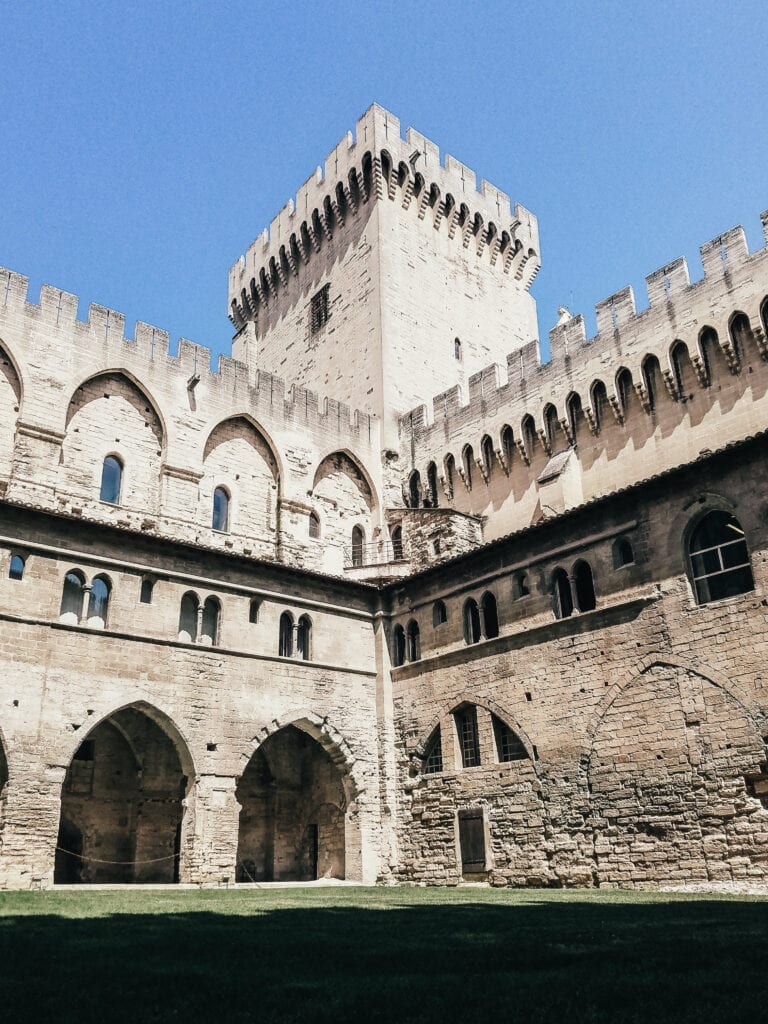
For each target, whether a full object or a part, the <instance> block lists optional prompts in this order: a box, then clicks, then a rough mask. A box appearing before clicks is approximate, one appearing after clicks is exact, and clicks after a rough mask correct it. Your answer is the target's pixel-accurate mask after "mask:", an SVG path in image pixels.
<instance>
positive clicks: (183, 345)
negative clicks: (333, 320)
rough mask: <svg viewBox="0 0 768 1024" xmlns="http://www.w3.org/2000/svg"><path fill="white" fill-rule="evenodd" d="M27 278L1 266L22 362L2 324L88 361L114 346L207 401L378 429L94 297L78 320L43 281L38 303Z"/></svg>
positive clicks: (345, 434)
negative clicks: (173, 340)
mask: <svg viewBox="0 0 768 1024" xmlns="http://www.w3.org/2000/svg"><path fill="white" fill-rule="evenodd" d="M28 285H29V279H28V278H27V277H25V276H24V275H22V274H18V273H15V272H14V271H11V270H8V269H6V268H0V341H2V342H3V344H4V345H6V346H7V348H8V350H9V354H10V355H11V357H12V358H13V359H14V360H15V361H17V362H18V363H19V364H20V365H22V366H23V364H24V363H25V361H26V360H25V356H26V355H27V354H26V353H24V352H20V351H17V349H16V346H15V345H14V343H13V337H7V332H6V330H5V326H6V325H8V326H12V333H13V336H19V335H21V336H23V337H25V338H32V337H34V336H35V335H39V334H41V332H49V331H53V332H55V336H56V340H57V342H58V343H59V344H61V343H64V344H67V343H68V344H69V345H71V346H72V347H73V349H75V350H81V351H83V352H84V355H85V357H86V358H85V360H84V363H86V364H88V365H90V366H93V365H94V359H93V356H94V354H95V353H96V352H97V351H99V352H100V353H101V355H102V358H103V357H104V355H105V349H106V350H107V351H108V352H110V353H114V355H110V357H109V358H108V360H107V361H108V362H109V363H110V364H111V365H113V366H115V367H117V366H120V365H121V364H122V363H123V362H125V361H126V359H127V360H129V362H130V369H131V371H132V372H133V373H135V375H136V377H137V378H138V379H139V380H142V379H143V378H144V376H145V372H144V371H146V374H148V375H149V374H154V373H156V372H157V370H158V368H159V367H160V368H162V371H163V374H164V375H168V374H170V379H169V380H167V381H166V387H168V388H170V389H171V390H177V391H179V390H180V391H184V392H188V393H189V395H190V396H194V394H195V393H196V392H197V393H200V392H201V391H205V393H206V394H207V396H208V400H209V402H210V404H212V405H221V406H229V407H231V408H232V409H243V410H246V409H247V410H253V412H254V415H256V414H257V413H258V411H260V410H264V409H268V410H269V416H270V418H271V419H274V418H275V417H277V418H279V419H280V420H282V421H285V422H295V423H302V422H303V423H305V424H307V425H308V426H312V427H316V428H317V429H318V430H319V431H321V432H323V433H332V434H334V435H338V436H339V437H341V438H342V439H344V438H346V439H349V440H350V441H355V442H357V441H360V440H362V441H363V442H364V443H368V441H369V440H370V439H371V438H372V437H373V435H374V433H375V430H374V426H373V424H374V418H373V417H372V416H370V415H369V414H368V413H366V412H362V411H360V410H352V409H350V408H349V406H347V405H345V404H344V403H341V402H338V401H336V400H334V399H331V398H327V397H325V396H320V395H318V394H317V393H315V392H314V391H310V390H307V389H306V388H301V387H298V386H296V385H294V384H288V385H286V382H285V381H284V380H283V379H282V378H280V377H277V376H275V375H274V374H271V373H268V372H266V371H264V370H258V369H253V368H250V367H248V366H247V365H246V364H245V363H242V362H239V361H237V360H235V359H232V358H231V357H230V356H226V355H219V357H218V359H217V364H216V368H215V369H213V368H212V352H211V350H210V349H209V348H207V347H205V346H203V345H198V344H196V343H195V342H192V341H188V340H187V339H186V338H180V339H179V343H178V348H177V352H176V355H171V353H170V337H169V334H168V332H167V331H164V330H162V329H161V328H159V327H154V326H152V325H151V324H147V323H143V322H142V321H137V322H136V324H135V327H134V331H133V334H132V335H128V334H126V330H125V326H126V325H125V316H124V315H123V314H122V313H120V312H118V311H116V310H113V309H108V308H107V307H106V306H102V305H99V304H98V303H93V302H92V303H90V304H89V306H88V315H87V319H86V320H79V319H78V318H77V314H78V308H79V300H78V297H77V296H76V295H72V294H70V293H69V292H65V291H62V290H61V289H58V288H54V287H52V286H51V285H47V284H44V285H43V286H42V288H41V290H40V297H39V301H38V302H37V303H35V302H33V301H30V300H29V299H28ZM62 336H63V337H62ZM58 358H59V359H60V360H61V361H62V362H66V352H63V351H61V350H59V355H58ZM190 400H191V401H194V399H193V398H191V399H190Z"/></svg>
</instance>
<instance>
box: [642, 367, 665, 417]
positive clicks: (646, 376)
mask: <svg viewBox="0 0 768 1024" xmlns="http://www.w3.org/2000/svg"><path fill="white" fill-rule="evenodd" d="M642 373H643V383H644V384H645V390H646V392H647V393H648V405H649V406H650V408H651V409H652V410H653V409H655V408H656V403H657V401H658V397H659V394H660V391H659V388H661V387H663V384H662V380H661V365H660V363H659V360H658V359H657V358H656V356H646V358H645V359H644V360H643V366H642Z"/></svg>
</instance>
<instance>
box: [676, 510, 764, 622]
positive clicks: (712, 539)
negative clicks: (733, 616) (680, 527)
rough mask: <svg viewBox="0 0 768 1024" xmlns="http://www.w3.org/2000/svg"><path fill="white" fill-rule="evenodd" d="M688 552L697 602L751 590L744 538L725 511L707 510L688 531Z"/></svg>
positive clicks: (749, 563)
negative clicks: (694, 526)
mask: <svg viewBox="0 0 768 1024" xmlns="http://www.w3.org/2000/svg"><path fill="white" fill-rule="evenodd" d="M688 553H689V555H690V559H691V569H692V571H693V584H694V587H695V588H696V600H697V601H698V603H699V604H708V603H709V602H710V601H720V600H721V599H722V598H724V597H733V596H735V595H736V594H746V593H747V592H748V591H750V590H754V587H755V582H754V578H753V576H752V562H751V559H750V557H749V550H748V548H747V539H746V537H745V535H744V530H743V529H742V526H741V523H740V522H739V521H738V519H737V518H736V517H735V516H733V515H731V514H730V513H729V512H723V511H718V510H716V511H713V512H708V513H707V514H706V515H705V516H704V518H703V519H701V520H700V521H699V524H698V526H697V527H696V529H695V530H694V531H693V534H692V535H691V540H690V546H689V549H688Z"/></svg>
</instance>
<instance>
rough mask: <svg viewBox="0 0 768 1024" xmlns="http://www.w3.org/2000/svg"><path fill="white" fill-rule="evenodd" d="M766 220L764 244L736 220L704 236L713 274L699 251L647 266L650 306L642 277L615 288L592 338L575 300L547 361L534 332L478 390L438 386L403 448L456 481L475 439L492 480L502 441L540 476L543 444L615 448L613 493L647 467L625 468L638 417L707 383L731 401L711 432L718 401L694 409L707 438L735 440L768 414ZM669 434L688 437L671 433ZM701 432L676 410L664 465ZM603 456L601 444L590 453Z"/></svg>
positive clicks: (600, 309) (489, 371)
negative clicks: (694, 271) (684, 431)
mask: <svg viewBox="0 0 768 1024" xmlns="http://www.w3.org/2000/svg"><path fill="white" fill-rule="evenodd" d="M761 219H762V223H763V229H764V232H765V236H766V246H764V247H763V248H761V249H758V250H757V251H755V252H753V253H750V252H749V250H748V248H747V243H746V237H745V234H744V230H743V228H741V227H736V228H733V229H731V230H730V231H726V232H724V233H723V234H722V235H719V236H718V237H717V238H714V239H712V240H711V241H709V242H707V243H706V244H705V245H703V246H702V247H701V259H702V266H703V275H702V277H701V279H700V280H697V281H694V282H691V280H690V275H689V272H688V266H687V263H686V261H685V260H684V259H678V260H674V261H672V262H671V263H669V264H666V265H665V266H664V267H661V268H659V269H658V270H656V271H654V272H653V273H652V274H650V275H648V277H647V278H646V283H647V291H648V299H649V305H648V307H647V308H646V309H642V310H640V311H638V310H637V307H636V304H635V298H634V294H633V291H632V288H629V287H628V288H624V289H622V290H620V291H618V292H616V293H614V294H613V295H611V296H609V297H608V298H606V299H604V300H603V301H601V302H599V303H598V304H597V306H596V317H597V333H596V334H595V336H594V337H593V338H589V339H588V338H587V334H586V330H585V324H584V318H583V316H582V315H577V316H570V315H569V314H567V311H563V315H562V317H561V320H562V322H561V323H559V324H558V325H557V326H556V327H554V328H553V329H552V331H550V334H549V341H550V353H551V355H550V360H549V361H548V362H547V363H542V361H541V357H540V351H539V345H538V342H536V341H534V342H530V343H528V344H526V345H523V346H522V347H521V348H520V349H518V350H516V351H514V352H512V353H510V354H509V356H508V357H507V362H506V366H499V365H491V366H488V367H486V368H484V369H482V370H481V371H480V372H478V373H475V374H473V375H472V376H470V378H469V380H468V386H467V388H466V389H464V388H461V387H454V388H450V389H448V390H447V391H444V392H442V393H440V394H438V395H436V396H435V398H434V399H433V401H432V403H431V407H428V406H420V407H417V408H415V409H413V410H412V411H411V412H410V413H408V414H407V415H406V416H403V417H401V419H400V435H401V439H402V448H403V451H404V452H406V451H407V452H410V451H415V453H416V456H415V459H414V460H413V463H412V465H413V466H414V468H417V469H419V471H420V472H421V473H424V472H425V470H426V468H427V466H428V463H430V462H432V463H434V464H435V466H436V467H438V469H437V472H438V474H439V475H440V476H441V477H442V478H443V480H444V483H445V486H446V493H448V492H449V491H451V486H452V485H451V484H450V482H446V476H445V469H444V467H445V465H446V460H447V461H448V462H450V463H451V465H452V466H455V467H456V468H457V471H458V475H459V476H461V477H462V478H465V477H467V476H468V474H467V473H466V470H465V471H462V469H461V467H462V462H463V461H466V458H467V451H469V452H470V456H469V458H470V459H471V462H472V465H474V464H475V463H476V472H478V474H479V475H480V476H482V477H483V478H484V479H485V482H486V483H487V477H488V476H489V473H490V471H491V468H492V466H491V465H490V464H489V458H490V453H489V451H488V448H489V447H490V448H491V451H492V453H493V456H492V459H491V462H492V461H493V460H496V459H497V460H498V461H499V463H500V464H501V466H502V468H503V469H504V472H505V474H506V475H507V476H509V472H510V465H511V463H512V460H513V459H519V460H520V461H521V462H522V463H524V464H525V467H526V469H525V472H526V474H527V475H528V476H530V475H531V474H534V475H533V477H532V479H533V480H534V481H535V479H536V474H538V473H539V472H541V471H542V469H543V466H542V465H541V464H540V463H537V462H536V452H537V451H539V450H540V451H541V453H542V454H541V457H542V458H548V457H551V456H553V455H554V454H556V452H557V451H558V450H563V448H567V447H571V448H576V449H577V450H579V451H583V449H584V448H585V444H586V445H587V446H590V447H591V448H593V449H600V448H601V446H602V450H603V457H604V458H605V457H607V458H608V460H609V463H608V465H605V464H603V463H600V465H601V474H600V475H599V480H598V478H597V477H596V478H595V479H596V482H595V483H594V488H595V489H596V490H599V489H600V488H602V490H603V492H604V491H605V490H610V489H611V487H612V486H617V485H621V484H623V483H625V482H630V478H631V476H632V474H633V473H634V472H635V471H634V469H631V468H625V469H621V470H619V469H618V468H616V467H617V466H618V465H619V460H618V454H619V452H621V450H622V444H626V445H627V446H628V447H627V452H628V453H629V454H628V458H630V459H631V457H632V452H635V451H637V448H638V444H639V442H638V438H637V437H635V434H636V433H637V431H634V429H633V423H636V417H637V416H643V415H644V416H645V417H646V418H647V419H648V420H649V422H650V426H649V427H648V429H650V430H651V431H652V432H653V430H655V429H656V426H655V424H656V423H657V410H658V408H659V407H660V403H662V401H664V400H668V401H670V402H672V403H674V404H675V405H678V406H679V407H680V409H681V414H682V410H687V409H688V408H689V406H688V405H687V403H689V402H691V401H692V400H693V399H694V397H695V395H696V393H697V392H698V391H699V390H703V391H705V392H707V393H708V397H707V398H706V403H708V404H709V406H710V407H712V403H715V405H717V406H718V408H717V410H716V411H714V412H712V413H711V414H710V415H709V420H708V422H707V426H706V430H705V428H704V426H703V425H702V424H703V423H704V422H705V421H707V415H708V414H707V413H705V412H700V413H695V414H694V413H693V412H691V413H688V414H687V415H688V418H689V419H690V418H691V417H693V420H692V422H691V424H690V425H691V427H692V428H693V429H695V430H697V431H700V432H702V433H701V436H702V438H706V447H711V448H714V447H716V446H717V443H711V442H718V441H719V434H720V433H721V432H722V433H723V436H724V437H725V440H726V441H730V440H735V439H737V437H740V436H744V435H745V434H747V433H749V432H750V431H752V430H753V429H756V428H757V426H759V423H758V420H759V419H760V416H761V415H762V413H761V411H760V408H759V403H757V402H756V401H755V394H756V389H758V390H759V389H760V388H762V382H763V377H764V376H765V375H766V374H768V340H767V339H766V334H767V333H768V211H766V212H764V213H763V214H762V215H761ZM766 379H767V380H768V378H766ZM763 390H764V389H763ZM749 391H751V392H752V393H753V400H752V401H751V402H749V403H748V406H749V409H748V411H742V407H741V406H740V404H739V403H740V400H741V398H742V396H744V395H745V394H746V393H747V392H749ZM726 394H727V396H728V397H727V399H726V397H725V396H726ZM760 394H762V391H760ZM690 408H693V407H690ZM744 408H745V410H746V408H747V407H744ZM737 411H738V412H737ZM699 416H701V417H702V418H701V420H699V418H698V417H699ZM727 417H730V425H729V421H728V419H727ZM580 418H582V419H583V424H582V427H581V429H582V431H584V430H586V433H587V435H588V438H585V436H584V433H582V434H581V437H580V438H579V439H577V437H576V434H577V429H578V421H579V420H580ZM612 427H618V428H620V430H621V431H622V432H623V435H624V441H623V442H622V441H621V440H620V439H619V438H618V437H615V438H613V439H612V440H611V441H610V442H609V441H603V439H602V437H601V435H602V434H603V433H604V432H605V431H606V430H610V428H612ZM665 431H666V432H665ZM646 433H647V431H646V430H645V428H643V430H640V431H639V434H638V436H641V435H642V437H643V439H644V440H643V441H642V446H646V445H647V440H648V439H647V437H646V436H645V435H646ZM669 434H673V435H674V438H675V439H674V441H670V442H667V440H666V438H667V436H668V435H669ZM681 438H682V441H681ZM489 441H490V445H489V444H488V442H489ZM699 443H704V442H703V441H697V440H696V439H695V438H694V437H693V436H691V437H689V438H686V437H685V435H681V434H679V433H675V432H674V429H673V427H672V426H671V421H670V424H668V427H667V428H665V430H661V432H660V434H659V436H658V437H655V439H654V441H653V450H654V456H653V458H654V459H655V460H656V463H658V465H659V466H661V465H663V464H665V463H666V462H667V461H670V460H673V459H674V457H675V456H673V454H672V448H673V447H675V446H677V447H679V448H680V451H679V452H678V453H677V457H679V461H685V459H686V458H687V457H688V456H689V454H690V453H689V451H688V449H689V448H690V447H691V446H695V445H696V444H699ZM719 443H722V441H721V440H720V441H719ZM606 445H608V448H606ZM608 449H610V453H611V454H610V455H608V456H606V454H605V453H606V452H607V451H608ZM650 450H651V449H648V451H650ZM695 450H696V451H698V448H696V449H695ZM483 453H484V454H483ZM599 457H600V456H599V453H597V452H596V451H593V452H592V455H590V458H589V459H588V460H587V462H588V463H589V465H591V464H592V463H593V462H594V461H595V460H596V459H598V458H599ZM638 457H639V456H638ZM654 465H655V463H653V464H652V465H651V466H650V467H649V465H648V464H647V462H644V463H643V472H646V473H650V472H655V471H656V470H655V468H653V466H654ZM627 467H628V463H627ZM609 468H610V470H611V471H610V472H609V471H608V470H609ZM470 472H471V468H470ZM613 477H615V479H613ZM625 477H626V479H625ZM470 486H471V485H470ZM467 489H469V488H467ZM481 502H482V497H481V496H480V497H478V498H477V500H475V499H473V500H472V506H473V510H475V511H478V510H479V509H480V505H481ZM478 503H480V504H478ZM475 505H478V508H475Z"/></svg>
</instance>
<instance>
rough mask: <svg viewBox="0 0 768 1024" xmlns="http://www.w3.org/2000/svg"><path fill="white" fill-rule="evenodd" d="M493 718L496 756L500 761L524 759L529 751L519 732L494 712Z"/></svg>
mask: <svg viewBox="0 0 768 1024" xmlns="http://www.w3.org/2000/svg"><path fill="white" fill-rule="evenodd" d="M491 719H492V720H493V735H494V738H495V740H496V756H497V757H498V759H499V761H501V762H506V761H522V760H523V759H524V758H526V757H527V756H528V753H527V751H526V749H525V747H524V746H523V744H522V743H521V742H520V739H519V738H518V736H517V734H516V733H514V732H513V731H512V729H510V728H509V726H508V725H507V723H506V722H502V720H501V719H500V718H497V717H496V715H493V714H492V715H491Z"/></svg>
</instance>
